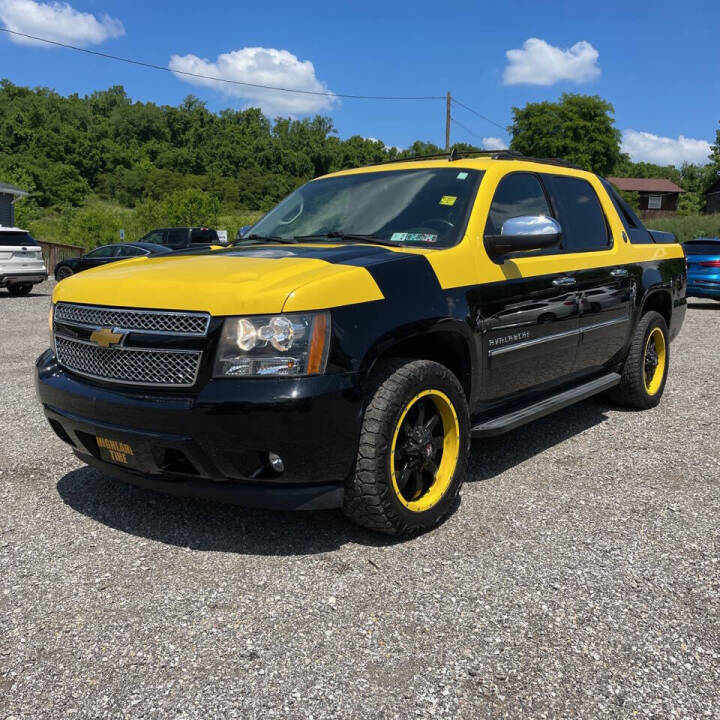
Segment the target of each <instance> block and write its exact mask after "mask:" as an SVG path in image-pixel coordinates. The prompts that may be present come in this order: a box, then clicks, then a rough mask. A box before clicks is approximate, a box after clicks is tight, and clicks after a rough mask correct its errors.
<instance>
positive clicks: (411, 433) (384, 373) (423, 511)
mask: <svg viewBox="0 0 720 720" xmlns="http://www.w3.org/2000/svg"><path fill="white" fill-rule="evenodd" d="M469 450H470V423H469V418H468V407H467V401H466V399H465V393H464V391H463V389H462V387H461V385H460V383H459V382H458V379H457V378H456V377H455V375H454V374H453V373H452V372H450V370H448V369H447V368H446V367H444V366H443V365H440V364H438V363H435V362H431V361H429V360H405V361H402V360H398V361H391V362H387V363H384V364H383V365H382V366H381V367H380V368H378V370H377V371H376V373H375V374H374V377H373V382H372V386H371V397H370V402H369V403H368V406H367V408H366V410H365V416H364V418H363V426H362V431H361V435H360V445H359V448H358V456H357V461H356V467H355V472H354V473H353V475H352V476H351V477H350V478H349V480H348V482H347V484H346V488H345V502H344V508H343V509H344V512H345V514H346V515H347V517H348V518H350V519H351V520H352V521H353V522H355V523H357V524H358V525H362V526H364V527H367V528H370V529H371V530H376V531H378V532H382V533H386V534H388V535H398V536H408V535H413V534H415V533H417V532H420V531H422V530H426V529H428V528H431V527H433V526H434V525H436V524H437V523H438V522H440V520H442V518H443V517H444V516H445V515H446V514H447V513H448V512H449V511H450V510H451V509H452V507H453V505H454V502H455V499H456V497H457V494H458V492H459V490H460V486H461V485H462V483H463V480H464V479H465V473H466V470H467V462H468V454H469Z"/></svg>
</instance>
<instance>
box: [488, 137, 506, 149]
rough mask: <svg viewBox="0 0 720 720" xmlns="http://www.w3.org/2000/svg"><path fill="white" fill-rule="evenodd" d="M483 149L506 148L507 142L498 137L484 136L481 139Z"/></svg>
mask: <svg viewBox="0 0 720 720" xmlns="http://www.w3.org/2000/svg"><path fill="white" fill-rule="evenodd" d="M482 146H483V150H507V147H508V146H507V143H506V142H505V141H504V140H503V139H502V138H499V137H484V138H483V139H482Z"/></svg>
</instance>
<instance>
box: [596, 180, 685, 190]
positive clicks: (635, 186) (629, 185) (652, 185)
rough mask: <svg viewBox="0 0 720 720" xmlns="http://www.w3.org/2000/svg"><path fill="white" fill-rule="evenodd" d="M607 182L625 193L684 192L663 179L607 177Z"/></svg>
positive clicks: (670, 181) (671, 182)
mask: <svg viewBox="0 0 720 720" xmlns="http://www.w3.org/2000/svg"><path fill="white" fill-rule="evenodd" d="M608 180H609V181H610V182H611V183H612V184H613V185H615V186H616V187H618V188H620V189H621V190H625V191H627V192H655V193H668V192H670V193H681V192H685V191H684V190H683V189H682V188H681V187H679V186H678V185H676V184H675V183H674V182H673V181H672V180H666V179H665V178H621V177H609V178H608Z"/></svg>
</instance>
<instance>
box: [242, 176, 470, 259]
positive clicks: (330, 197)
mask: <svg viewBox="0 0 720 720" xmlns="http://www.w3.org/2000/svg"><path fill="white" fill-rule="evenodd" d="M481 175H482V173H481V172H480V171H478V170H462V169H458V168H457V167H456V168H432V169H424V170H388V171H380V172H369V173H358V174H354V175H341V176H339V177H330V178H323V179H321V180H315V181H313V182H310V183H308V184H307V185H303V187H301V188H299V189H298V190H296V191H295V192H294V193H292V194H291V195H289V196H288V197H286V198H285V200H283V201H282V202H281V203H280V204H279V205H278V206H277V207H275V208H274V209H273V210H271V211H270V212H269V213H268V214H267V215H266V216H265V217H264V218H262V220H260V221H259V222H258V223H257V224H256V225H255V226H253V228H252V229H251V230H250V231H249V234H250V235H258V236H262V237H273V236H274V237H280V238H286V239H292V238H297V237H300V238H302V237H304V236H312V237H313V238H314V236H320V237H319V238H318V239H320V240H322V239H323V238H322V236H324V235H326V234H327V233H331V234H334V233H342V234H348V235H367V236H372V237H373V238H377V239H380V240H384V241H387V242H390V243H397V244H401V245H415V246H426V247H428V246H429V247H449V246H451V245H454V244H455V243H457V242H458V241H459V240H460V239H461V237H462V233H463V231H464V230H465V225H466V222H467V218H468V213H469V210H470V207H471V205H472V201H473V199H474V197H475V192H476V190H477V186H478V182H479V180H480V177H481Z"/></svg>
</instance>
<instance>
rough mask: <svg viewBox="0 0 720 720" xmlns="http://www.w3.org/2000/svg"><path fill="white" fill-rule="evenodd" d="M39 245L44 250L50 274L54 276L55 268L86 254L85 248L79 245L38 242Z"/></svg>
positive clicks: (46, 265)
mask: <svg viewBox="0 0 720 720" xmlns="http://www.w3.org/2000/svg"><path fill="white" fill-rule="evenodd" d="M37 244H38V245H39V246H40V247H41V248H42V253H43V259H44V260H45V267H46V268H47V271H48V273H49V274H50V275H51V276H52V274H53V272H55V266H56V265H57V264H58V263H59V262H60V261H61V260H65V259H66V258H70V257H78V256H79V255H82V254H83V253H84V252H85V248H81V247H78V246H77V245H59V244H57V243H49V242H43V241H42V240H38V241H37Z"/></svg>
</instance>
